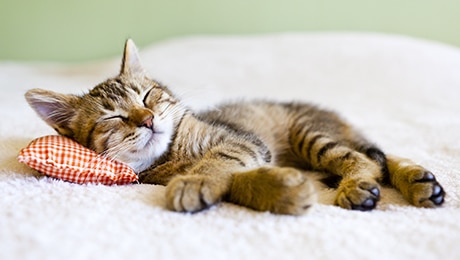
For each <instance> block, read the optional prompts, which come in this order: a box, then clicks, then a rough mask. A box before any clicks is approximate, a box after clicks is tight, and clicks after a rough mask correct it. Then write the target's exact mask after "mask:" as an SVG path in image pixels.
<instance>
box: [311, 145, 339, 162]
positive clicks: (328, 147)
mask: <svg viewBox="0 0 460 260" xmlns="http://www.w3.org/2000/svg"><path fill="white" fill-rule="evenodd" d="M337 145H338V143H336V142H330V143H327V144H325V145H324V146H323V147H321V149H319V151H318V154H316V161H317V162H318V163H319V162H320V160H321V157H323V155H324V154H325V153H326V152H327V151H329V150H331V149H333V148H334V147H336V146H337Z"/></svg>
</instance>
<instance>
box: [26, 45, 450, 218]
mask: <svg viewBox="0 0 460 260" xmlns="http://www.w3.org/2000/svg"><path fill="white" fill-rule="evenodd" d="M26 99H27V101H28V102H29V104H30V105H31V106H32V108H34V109H35V110H36V112H37V113H38V115H39V116H40V117H41V118H42V119H43V120H45V121H46V122H47V123H48V124H49V125H50V126H52V127H53V128H54V129H56V131H57V132H58V133H60V134H62V135H65V136H68V137H70V138H72V139H74V140H75V141H77V142H79V143H81V144H83V145H85V146H86V147H88V148H90V149H93V150H95V151H96V152H98V153H101V154H104V155H106V156H108V157H109V158H112V159H116V160H120V161H123V162H125V163H127V164H129V165H130V166H131V167H132V168H133V169H135V171H136V172H137V173H139V176H140V179H141V181H143V182H145V183H155V184H162V185H167V188H166V202H167V207H168V208H169V209H171V210H175V211H186V212H195V211H199V210H202V209H205V208H207V207H209V206H211V205H213V204H215V203H217V202H219V201H221V200H226V201H229V202H233V203H236V204H240V205H243V206H247V207H250V208H253V209H256V210H261V211H271V212H274V213H279V214H294V215H299V214H302V213H304V212H305V211H307V209H308V208H309V207H310V206H311V205H312V204H313V203H314V202H315V198H316V193H315V190H314V189H313V185H312V184H311V181H309V179H308V178H307V175H308V174H307V173H308V172H312V171H314V172H320V173H323V174H324V176H325V179H328V180H333V181H334V182H336V183H335V184H336V186H337V195H336V204H337V205H339V206H341V207H343V208H347V209H357V210H371V209H373V208H375V207H376V205H377V202H378V200H379V199H380V184H381V183H385V184H390V185H393V186H394V187H395V188H397V189H398V190H400V191H401V193H402V194H403V196H404V197H405V198H406V199H407V200H408V201H409V202H411V203H412V204H413V205H415V206H421V207H436V206H439V205H441V204H442V203H443V201H444V195H445V192H444V190H443V189H442V187H441V185H440V184H439V183H438V182H437V181H436V178H435V177H434V175H433V174H432V173H431V172H429V171H428V170H426V169H424V168H423V167H422V166H419V165H417V164H414V163H413V162H411V161H409V160H406V159H402V158H398V157H395V156H386V155H385V154H384V153H383V152H382V151H381V150H380V149H379V148H378V147H377V146H375V145H374V144H373V143H371V142H369V141H367V140H366V138H364V137H363V136H362V135H361V134H360V133H359V132H358V131H356V130H355V129H354V128H353V127H352V126H350V125H349V124H348V123H346V122H345V121H344V120H342V119H341V118H340V117H339V116H338V115H337V114H336V113H334V112H331V111H328V110H324V109H321V108H318V107H317V106H314V105H311V104H307V103H280V102H270V101H252V102H244V101H243V102H234V103H228V104H223V105H221V106H218V107H216V108H215V109H213V110H209V111H204V112H201V113H195V112H193V111H191V110H189V109H188V108H187V107H185V106H184V105H183V104H182V103H181V102H180V100H179V99H177V98H176V97H175V96H174V94H173V93H172V92H171V91H170V90H169V89H168V88H166V87H165V86H163V85H161V84H160V83H158V82H156V81H154V80H152V79H150V78H148V77H147V76H146V74H145V72H144V70H143V68H142V66H141V65H140V62H139V57H138V54H137V50H136V47H135V46H134V44H133V43H132V41H130V40H128V41H127V43H126V46H125V51H124V55H123V61H122V68H121V71H120V74H119V75H118V76H117V77H115V78H112V79H108V80H107V81H105V82H103V83H101V84H99V85H98V86H96V87H94V88H93V89H92V90H90V91H89V92H88V93H86V94H84V95H82V96H75V95H64V94H59V93H54V92H51V91H46V90H41V89H33V90H30V91H28V92H27V94H26Z"/></svg>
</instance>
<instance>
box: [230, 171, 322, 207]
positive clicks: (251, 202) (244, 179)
mask: <svg viewBox="0 0 460 260" xmlns="http://www.w3.org/2000/svg"><path fill="white" fill-rule="evenodd" d="M228 199H229V201H231V202H233V203H236V204H239V205H242V206H246V207H249V208H252V209H255V210H258V211H270V212H272V213H276V214H288V215H301V214H304V213H305V212H306V211H307V210H308V209H309V208H310V207H311V206H312V205H313V203H315V202H316V192H315V190H314V187H313V185H312V183H311V182H310V181H309V180H308V179H307V178H306V177H305V175H304V174H302V173H301V172H300V171H298V170H296V169H293V168H277V167H274V168H259V169H256V170H254V171H250V172H245V173H239V174H236V175H235V177H234V180H233V184H232V188H231V191H230V194H229V198H228Z"/></svg>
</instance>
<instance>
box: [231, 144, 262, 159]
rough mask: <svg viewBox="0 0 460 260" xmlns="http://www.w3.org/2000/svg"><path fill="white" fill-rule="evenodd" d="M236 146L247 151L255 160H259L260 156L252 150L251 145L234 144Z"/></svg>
mask: <svg viewBox="0 0 460 260" xmlns="http://www.w3.org/2000/svg"><path fill="white" fill-rule="evenodd" d="M233 145H235V146H237V147H238V148H240V149H241V150H243V151H244V152H246V153H247V154H248V155H249V156H251V158H252V159H253V160H254V161H256V162H257V161H259V160H258V159H259V157H258V156H257V153H256V152H255V151H254V150H252V149H251V148H250V147H248V146H246V145H244V144H233Z"/></svg>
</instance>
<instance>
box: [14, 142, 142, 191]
mask: <svg viewBox="0 0 460 260" xmlns="http://www.w3.org/2000/svg"><path fill="white" fill-rule="evenodd" d="M18 160H19V161H20V162H22V163H25V164H27V165H28V166H29V167H31V168H33V169H35V170H37V171H39V172H41V173H43V174H45V175H47V176H51V177H55V178H58V179H62V180H65V181H70V182H75V183H80V184H82V183H101V184H106V185H111V184H127V183H131V182H134V181H137V179H138V178H137V175H136V173H134V171H133V170H132V169H131V168H130V167H129V166H128V165H126V164H124V163H121V162H118V161H114V160H110V159H108V158H105V157H103V156H101V155H99V154H97V153H96V152H94V151H92V150H90V149H88V148H86V147H84V146H82V145H80V144H78V143H77V142H75V141H73V140H71V139H69V138H67V137H63V136H59V135H49V136H44V137H40V138H37V139H35V140H33V141H32V142H31V143H30V144H29V145H28V146H27V147H26V148H24V149H22V150H21V152H20V153H19V157H18Z"/></svg>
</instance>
